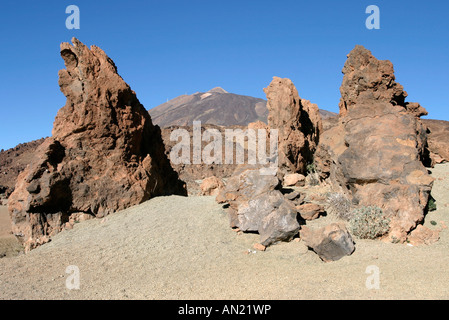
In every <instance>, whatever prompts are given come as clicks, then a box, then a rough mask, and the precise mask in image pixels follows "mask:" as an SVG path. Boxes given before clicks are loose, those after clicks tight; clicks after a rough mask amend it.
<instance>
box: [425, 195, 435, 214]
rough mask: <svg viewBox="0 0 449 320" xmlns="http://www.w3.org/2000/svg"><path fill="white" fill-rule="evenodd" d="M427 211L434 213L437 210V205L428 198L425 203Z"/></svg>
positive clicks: (432, 199) (433, 200)
mask: <svg viewBox="0 0 449 320" xmlns="http://www.w3.org/2000/svg"><path fill="white" fill-rule="evenodd" d="M427 209H428V210H429V212H430V211H435V210H436V209H437V203H436V201H435V199H434V198H432V197H430V198H429V202H428V203H427Z"/></svg>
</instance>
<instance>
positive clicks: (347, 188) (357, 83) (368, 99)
mask: <svg viewBox="0 0 449 320" xmlns="http://www.w3.org/2000/svg"><path fill="white" fill-rule="evenodd" d="M343 74H344V78H343V83H342V86H341V88H340V91H341V101H340V114H339V124H338V125H337V126H335V127H332V128H331V129H329V130H327V131H326V132H325V133H324V134H323V136H322V138H321V144H320V146H319V149H318V151H317V153H316V164H317V167H318V171H319V172H320V174H321V177H322V178H326V177H330V180H331V181H332V183H333V184H334V186H336V187H338V188H341V190H342V192H345V193H346V194H347V195H349V196H350V197H352V202H353V203H354V204H355V205H360V206H377V207H380V208H381V209H382V210H383V211H384V212H385V213H386V214H387V215H388V216H389V218H390V220H391V224H390V231H389V234H388V238H389V239H390V240H391V241H400V242H403V241H405V239H406V236H407V233H408V232H410V231H411V230H412V229H413V228H415V227H416V225H417V224H418V223H419V222H421V221H422V220H423V218H424V210H425V207H426V205H427V202H428V196H429V192H430V190H431V187H432V183H433V179H432V178H431V177H430V176H429V174H428V173H427V170H426V168H425V166H424V164H428V163H429V162H430V161H429V157H428V155H429V152H428V150H427V138H426V128H425V126H423V124H422V123H421V120H420V116H421V115H424V114H427V112H426V111H425V109H424V108H422V107H421V106H420V105H419V104H418V103H407V102H405V98H406V97H407V93H406V92H405V91H404V90H403V87H402V86H401V85H400V84H398V83H397V82H395V76H394V71H393V65H392V63H391V62H390V61H387V60H385V61H379V60H377V59H376V58H375V57H374V56H373V55H372V54H371V52H370V51H368V50H367V49H365V48H364V47H362V46H356V47H355V48H354V50H352V51H351V53H350V54H349V55H348V60H347V61H346V63H345V66H344V68H343Z"/></svg>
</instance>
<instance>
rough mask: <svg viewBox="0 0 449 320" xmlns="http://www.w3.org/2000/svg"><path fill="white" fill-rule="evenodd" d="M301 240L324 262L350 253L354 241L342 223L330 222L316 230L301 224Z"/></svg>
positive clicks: (353, 247) (353, 248) (352, 250)
mask: <svg viewBox="0 0 449 320" xmlns="http://www.w3.org/2000/svg"><path fill="white" fill-rule="evenodd" d="M300 235H301V240H303V241H304V243H305V244H306V245H307V246H308V247H309V248H311V249H312V250H313V251H314V252H315V253H317V254H318V256H319V257H320V258H321V259H322V260H323V261H325V262H329V261H336V260H339V259H341V258H343V257H344V256H349V255H351V254H352V253H353V252H354V250H355V246H354V241H353V240H352V237H351V235H350V234H349V232H348V230H347V229H346V227H345V225H344V224H343V223H332V224H330V225H327V226H326V227H323V228H321V229H318V230H312V229H310V228H309V227H305V226H303V227H302V228H301V231H300Z"/></svg>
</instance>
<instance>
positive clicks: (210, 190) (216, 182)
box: [200, 176, 224, 196]
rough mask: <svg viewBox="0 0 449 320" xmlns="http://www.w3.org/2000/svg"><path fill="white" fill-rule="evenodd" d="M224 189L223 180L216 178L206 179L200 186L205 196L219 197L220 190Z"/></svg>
mask: <svg viewBox="0 0 449 320" xmlns="http://www.w3.org/2000/svg"><path fill="white" fill-rule="evenodd" d="M223 187H224V185H223V182H222V180H221V179H219V178H217V177H215V176H212V177H208V178H206V179H204V180H203V182H201V185H200V189H201V194H202V195H203V196H217V195H218V192H219V190H220V189H221V188H223Z"/></svg>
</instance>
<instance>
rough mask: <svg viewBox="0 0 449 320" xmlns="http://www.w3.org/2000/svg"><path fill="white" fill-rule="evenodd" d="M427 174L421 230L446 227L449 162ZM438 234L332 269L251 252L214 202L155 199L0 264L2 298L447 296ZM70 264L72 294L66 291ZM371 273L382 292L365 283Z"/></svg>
mask: <svg viewBox="0 0 449 320" xmlns="http://www.w3.org/2000/svg"><path fill="white" fill-rule="evenodd" d="M432 171H433V176H434V177H435V178H436V181H435V185H434V188H433V191H432V194H433V197H434V198H435V199H436V200H437V207H438V210H437V211H434V212H431V213H429V215H428V216H427V218H426V223H425V225H426V226H428V227H430V228H439V227H441V225H442V224H441V221H444V222H445V224H446V225H448V226H449V219H448V217H449V164H445V165H438V166H437V167H436V168H434V169H432ZM320 219H323V218H320ZM324 219H328V218H324ZM432 220H433V221H435V222H437V225H436V226H433V225H431V224H430V221H432ZM321 223H322V221H321ZM440 237H441V238H440V240H439V241H438V242H437V243H435V244H433V245H430V246H421V247H410V246H407V245H405V244H386V243H382V242H379V241H367V240H357V239H356V240H355V241H356V251H355V252H354V253H353V254H352V255H351V256H349V257H344V258H343V259H341V260H339V261H336V262H331V263H324V262H322V261H321V260H320V259H319V258H318V256H317V255H316V254H315V253H313V252H312V251H309V250H307V248H306V247H305V246H304V244H303V243H302V242H295V241H293V242H290V243H282V244H278V245H275V246H272V247H270V248H268V249H267V251H265V252H257V253H250V254H248V249H251V248H252V245H253V244H254V243H256V242H257V241H258V235H257V234H241V235H238V234H237V233H236V232H234V231H233V230H231V229H230V228H229V227H228V220H227V217H226V214H225V213H224V212H223V210H222V209H221V206H219V205H217V204H216V203H215V201H214V198H213V197H189V198H184V197H177V196H172V197H160V198H155V199H152V200H150V201H148V202H146V203H144V204H142V205H139V206H135V207H132V208H129V209H127V210H125V211H122V212H118V213H115V214H112V215H110V216H108V217H107V218H106V219H104V220H89V221H85V222H82V223H79V224H76V225H75V227H74V228H73V229H72V230H68V231H64V232H62V233H60V234H58V235H57V236H56V237H54V238H53V241H52V242H50V243H49V244H47V245H44V246H42V247H40V248H38V249H36V250H33V251H32V252H31V253H29V254H27V255H24V254H22V255H19V256H15V257H5V258H2V259H0V298H1V299H295V300H297V299H448V298H449V289H448V287H449V273H448V272H447V266H448V265H449V231H448V229H444V230H442V231H441V233H440ZM68 266H76V267H77V268H78V270H79V276H80V278H79V279H80V288H79V289H78V290H77V289H72V290H70V289H68V288H67V287H66V281H67V280H69V279H71V278H72V276H73V273H72V274H70V273H66V268H67V267H68ZM370 266H376V267H377V268H378V270H379V271H380V276H379V288H378V289H368V288H367V286H366V282H367V280H368V283H371V282H370V279H371V278H370V277H372V274H371V273H367V272H366V271H367V268H368V267H370ZM368 270H369V269H368Z"/></svg>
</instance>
